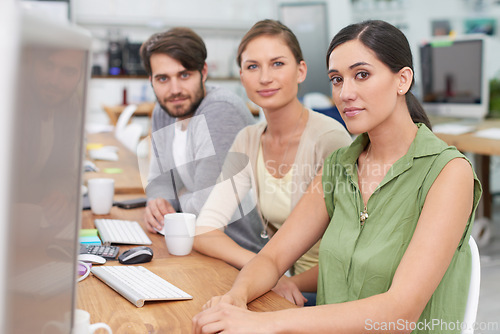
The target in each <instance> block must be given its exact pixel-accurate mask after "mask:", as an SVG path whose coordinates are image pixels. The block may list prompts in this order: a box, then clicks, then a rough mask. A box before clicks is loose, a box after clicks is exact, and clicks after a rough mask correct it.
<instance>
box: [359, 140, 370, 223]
mask: <svg viewBox="0 0 500 334" xmlns="http://www.w3.org/2000/svg"><path fill="white" fill-rule="evenodd" d="M369 145H370V146H368V150H366V155H365V161H366V162H368V161H369V160H370V159H368V157H369V156H370V151H371V148H372V144H371V143H370V144H369ZM361 198H363V196H361ZM367 219H368V209H367V207H366V205H365V206H364V209H363V211H361V212H360V213H359V223H360V224H361V226H363V225H364V224H365V220H367Z"/></svg>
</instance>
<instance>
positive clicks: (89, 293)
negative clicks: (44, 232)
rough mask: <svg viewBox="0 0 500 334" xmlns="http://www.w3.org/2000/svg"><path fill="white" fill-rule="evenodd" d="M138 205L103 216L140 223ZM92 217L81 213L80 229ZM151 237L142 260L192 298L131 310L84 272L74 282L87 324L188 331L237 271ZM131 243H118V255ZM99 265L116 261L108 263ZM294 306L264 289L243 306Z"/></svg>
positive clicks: (119, 329) (89, 224)
mask: <svg viewBox="0 0 500 334" xmlns="http://www.w3.org/2000/svg"><path fill="white" fill-rule="evenodd" d="M143 211H144V209H143V208H141V209H132V210H123V209H119V208H116V207H114V208H113V209H112V210H111V213H110V215H109V216H99V217H114V218H118V219H130V220H137V221H139V222H141V223H142V214H143ZM96 217H98V216H94V215H92V213H91V212H90V211H84V212H83V216H82V227H84V228H91V227H93V226H94V225H93V220H94V218H96ZM149 237H150V238H151V241H153V246H152V247H151V248H152V249H153V252H154V257H153V260H152V261H151V262H149V263H143V264H141V265H143V266H144V267H146V268H148V269H149V270H151V271H152V272H154V273H155V274H157V275H159V276H161V277H163V278H165V279H166V280H167V281H169V282H170V283H172V284H174V285H176V286H178V287H179V288H180V289H182V290H184V291H186V292H187V293H189V294H190V295H192V296H193V299H192V300H187V301H169V302H146V303H145V305H144V306H143V307H141V308H137V307H136V306H134V305H133V304H132V303H130V302H129V301H128V300H126V299H125V298H123V297H122V296H121V295H120V294H118V293H117V292H115V291H114V290H112V289H111V288H109V287H108V286H107V285H106V284H105V283H103V282H101V281H100V280H99V279H98V278H96V277H94V276H93V275H90V276H89V277H87V278H86V279H85V280H83V281H81V282H80V283H78V293H77V307H78V308H80V309H84V310H86V311H88V312H89V313H90V314H91V319H90V320H91V322H92V323H94V322H105V323H107V324H108V325H109V326H110V327H111V328H112V330H113V333H114V334H120V333H131V334H132V333H133V334H141V333H191V319H192V317H193V316H194V315H195V314H197V313H198V312H200V311H201V310H202V306H203V304H205V302H206V301H207V300H209V299H210V298H211V297H212V296H215V295H221V294H224V293H225V292H227V291H228V290H229V289H230V287H231V285H232V283H233V281H234V279H235V278H236V275H237V274H238V270H236V269H235V268H233V267H231V266H230V265H228V264H226V263H225V262H222V261H220V260H216V259H213V258H209V257H206V256H203V255H201V254H198V253H196V252H193V253H192V254H190V255H188V256H180V257H176V256H171V255H169V254H168V251H167V248H166V246H165V241H164V238H163V236H161V235H159V234H154V235H153V234H150V233H149ZM130 247H131V246H120V253H121V252H123V251H124V250H126V249H128V248H130ZM105 265H120V264H119V263H118V262H117V261H108V262H107V263H106V264H105ZM292 307H296V306H295V305H293V304H292V303H290V302H288V301H287V300H286V299H284V298H282V297H280V296H278V295H277V294H275V293H274V292H269V293H267V294H265V295H264V296H262V297H260V298H258V299H256V300H255V301H253V302H252V303H250V304H249V309H250V310H252V311H273V310H280V309H285V308H292Z"/></svg>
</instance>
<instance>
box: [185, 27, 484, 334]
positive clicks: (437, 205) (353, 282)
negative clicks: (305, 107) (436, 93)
mask: <svg viewBox="0 0 500 334" xmlns="http://www.w3.org/2000/svg"><path fill="white" fill-rule="evenodd" d="M327 66H328V76H329V78H330V81H331V82H332V96H333V99H334V101H335V104H336V106H337V107H338V109H339V110H340V112H341V115H342V117H343V119H344V121H345V123H346V125H347V127H348V129H349V131H350V132H351V133H355V134H360V135H359V136H358V137H357V139H356V140H355V141H354V142H353V143H352V145H350V146H349V147H346V148H342V149H339V150H337V151H335V152H334V153H333V154H332V155H331V156H330V157H329V158H328V159H327V160H326V161H325V165H324V167H323V171H322V175H320V176H318V177H316V179H315V180H314V181H313V183H312V185H311V186H310V188H309V191H308V192H307V193H306V195H304V197H303V198H302V199H301V201H300V202H299V204H298V205H297V206H296V208H295V209H294V211H293V212H292V214H291V215H290V216H289V218H288V219H287V221H286V222H285V224H284V225H283V227H282V228H281V229H280V230H279V232H278V233H277V234H276V235H275V237H274V238H273V239H272V240H271V241H270V242H269V243H268V244H267V246H266V247H265V248H264V249H263V250H262V251H261V252H260V253H259V255H258V256H257V257H255V258H254V259H253V260H252V261H251V262H250V263H249V264H248V265H246V266H245V267H244V268H243V269H242V271H241V273H240V275H239V276H238V278H237V280H236V281H235V283H234V285H233V287H232V289H231V290H230V291H229V292H228V293H227V294H226V295H224V296H221V297H214V298H213V299H212V300H210V301H209V302H208V303H207V304H206V310H205V311H203V312H201V313H200V314H198V315H197V316H195V318H194V319H193V329H194V332H195V333H217V332H225V331H226V330H227V331H230V332H242V333H246V332H251V333H281V332H286V333H290V332H307V333H343V334H345V333H366V332H386V333H387V332H390V333H397V332H402V333H409V332H414V333H459V332H460V322H461V321H462V320H463V317H464V311H465V303H466V298H467V291H468V286H469V278H470V263H471V254H470V249H469V246H468V240H469V237H470V231H471V224H472V221H473V219H474V211H475V208H476V205H477V203H478V201H479V198H480V195H481V187H480V184H479V181H478V180H477V177H476V176H475V174H474V171H473V170H472V167H471V165H470V163H469V162H468V161H467V160H466V158H465V157H464V156H463V155H461V154H460V152H458V151H457V150H456V149H455V148H454V147H449V146H447V145H446V144H445V143H444V142H442V141H441V140H439V139H438V138H437V137H436V136H435V135H434V134H433V133H432V132H431V131H430V130H429V128H430V124H429V122H428V119H427V117H426V116H425V112H424V111H423V109H422V107H421V106H420V104H419V103H418V101H417V100H416V99H415V97H414V96H413V95H412V93H411V92H410V89H411V87H412V85H413V82H414V74H413V64H412V55H411V51H410V47H409V45H408V41H407V40H406V37H405V36H404V35H403V34H402V33H401V32H400V31H399V30H398V29H397V28H395V27H394V26H392V25H390V24H388V23H386V22H383V21H366V22H363V23H359V24H353V25H350V26H348V27H346V28H344V29H342V30H341V31H340V32H339V33H338V34H337V35H336V36H335V37H334V38H333V40H332V42H331V44H330V47H329V49H328V53H327ZM304 221H308V222H309V223H308V224H304V223H303V222H304ZM322 236H323V238H322V242H321V246H320V259H319V270H317V271H315V273H316V275H315V276H316V278H317V280H316V282H317V290H318V306H316V307H310V308H303V309H289V310H283V311H279V312H272V313H253V312H250V311H248V310H247V309H246V304H247V303H248V302H250V301H251V300H253V299H255V298H257V297H258V296H260V295H262V294H263V293H265V292H266V291H268V290H269V289H271V288H272V287H273V286H274V284H275V283H276V281H277V280H278V279H279V278H280V277H281V275H282V274H283V272H284V271H285V270H286V268H288V267H289V266H290V264H291V263H293V262H294V261H295V260H296V259H297V258H298V257H299V256H300V255H301V254H302V253H303V252H304V251H306V250H307V249H308V248H309V247H310V246H311V245H312V244H314V243H315V242H316V241H317V240H318V239H319V238H320V237H322ZM290 245H294V247H290ZM311 319H314V321H311Z"/></svg>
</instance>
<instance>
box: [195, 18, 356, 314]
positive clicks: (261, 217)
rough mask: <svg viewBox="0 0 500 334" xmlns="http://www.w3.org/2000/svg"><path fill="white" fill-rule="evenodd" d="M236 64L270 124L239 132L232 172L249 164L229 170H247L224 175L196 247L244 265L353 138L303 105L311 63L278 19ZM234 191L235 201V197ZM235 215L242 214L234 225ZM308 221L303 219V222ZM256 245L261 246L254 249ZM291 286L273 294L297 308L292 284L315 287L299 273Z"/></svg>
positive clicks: (304, 259) (309, 262)
mask: <svg viewBox="0 0 500 334" xmlns="http://www.w3.org/2000/svg"><path fill="white" fill-rule="evenodd" d="M237 62H238V64H239V66H240V68H241V69H240V78H241V83H242V84H243V86H244V88H245V90H246V93H247V96H248V98H249V99H250V100H252V101H253V102H254V103H255V104H257V105H258V106H260V107H261V108H262V110H263V111H264V114H265V118H266V121H265V122H262V123H259V124H256V125H252V126H248V127H246V128H244V129H243V130H242V131H240V133H239V134H238V136H237V137H236V139H235V142H234V143H233V146H232V148H231V149H230V151H229V154H228V158H227V159H226V163H225V170H226V174H227V169H230V168H231V167H233V168H234V167H235V166H239V165H240V164H241V165H243V167H242V168H239V169H238V168H236V169H238V170H237V171H236V172H234V173H233V172H229V174H230V176H232V175H233V174H238V172H240V171H241V172H240V173H239V175H238V177H236V178H235V179H234V180H229V178H230V177H229V178H228V177H227V175H222V176H221V179H225V181H227V184H226V185H225V184H224V182H222V180H221V183H220V184H218V185H217V186H216V187H215V188H214V190H213V191H212V193H211V194H210V196H209V199H208V200H207V202H206V203H205V206H204V207H203V209H202V211H201V213H200V216H199V218H198V221H197V226H198V229H197V237H196V238H195V245H194V247H195V249H196V250H197V251H199V252H201V253H204V254H206V255H209V256H212V257H216V258H219V259H222V260H224V261H226V262H228V263H229V264H231V265H233V266H235V267H236V268H242V267H243V266H244V265H245V264H246V263H248V261H250V260H251V259H252V258H253V257H254V256H255V253H256V252H257V251H259V250H260V248H261V247H262V246H263V245H264V244H265V243H266V242H267V240H268V239H269V238H270V237H271V235H272V234H273V233H274V232H275V231H276V230H279V229H280V227H281V225H282V224H283V222H284V221H285V219H286V218H287V217H288V215H289V214H290V212H291V211H292V209H293V208H294V207H295V206H296V204H297V203H298V202H299V200H300V198H301V197H302V195H303V194H304V192H305V191H306V189H307V187H308V185H309V184H310V182H311V181H312V179H313V178H314V176H315V175H316V173H317V172H318V171H319V170H320V169H321V166H322V164H323V161H324V159H325V158H326V157H327V156H328V155H329V154H330V153H331V152H333V151H334V150H336V149H338V148H340V147H343V146H346V145H349V144H350V142H351V137H350V135H349V133H348V132H347V131H346V129H345V128H344V127H343V126H342V125H341V124H340V123H339V122H337V121H336V120H334V119H332V118H329V117H327V116H324V115H321V114H319V113H317V112H314V111H312V110H310V109H307V108H305V107H304V106H303V105H302V104H301V102H300V101H299V99H298V97H297V93H298V86H299V84H300V83H301V82H303V81H304V79H305V78H306V74H307V65H306V63H305V61H304V59H303V56H302V51H301V49H300V46H299V43H298V41H297V39H296V37H295V35H294V34H293V32H292V31H291V30H290V29H289V28H288V27H286V26H284V25H283V24H281V23H280V22H278V21H274V20H264V21H260V22H257V23H256V24H255V25H254V26H253V27H252V28H251V29H250V30H249V31H248V32H247V34H246V35H245V36H244V37H243V39H242V41H241V43H240V46H239V48H238V57H237ZM239 158H242V159H243V160H244V161H243V162H242V161H241V160H240V159H239ZM235 160H240V161H235ZM245 166H246V167H245ZM223 174H224V171H223ZM229 181H230V182H232V184H229ZM249 194H250V195H252V194H253V195H254V196H253V202H254V203H255V205H256V209H255V210H253V213H255V214H252V212H248V210H247V211H246V212H245V210H244V208H242V207H245V205H244V204H243V205H242V204H241V203H240V200H243V199H244V198H245V197H246V196H248V195H249ZM234 195H236V199H235V200H229V198H235V196H234ZM246 207H248V206H246ZM234 213H236V214H238V215H239V216H243V219H240V221H239V222H238V223H234V224H231V221H232V219H231V217H232V216H233V214H234ZM238 218H239V217H238ZM309 223H310V222H309V221H308V220H305V221H303V224H304V226H307V225H308V224H309ZM214 228H220V229H214ZM207 231H208V232H207ZM203 232H205V233H203ZM255 244H257V247H253V248H252V247H250V246H252V245H255ZM247 245H249V246H247ZM318 246H319V244H318V245H312V246H311V249H310V250H308V252H306V253H305V254H304V255H303V256H301V257H300V258H299V259H298V260H297V261H296V262H295V263H293V264H292V265H291V266H290V268H288V269H290V270H291V272H292V274H294V275H298V274H302V273H304V272H306V271H308V270H309V269H311V268H314V267H315V266H316V265H317V262H318ZM313 271H314V269H313ZM287 283H289V284H291V286H292V289H291V290H290V289H288V288H286V287H285V286H286V285H287V284H285V283H283V284H284V285H281V286H279V287H277V288H276V289H275V291H277V292H278V293H280V294H282V295H284V296H285V297H287V298H288V299H289V300H291V301H293V302H295V303H296V304H298V305H302V303H303V302H304V298H303V296H302V295H301V294H300V293H298V291H297V290H296V289H294V288H293V286H294V285H297V286H298V288H299V289H300V290H301V291H312V292H314V291H315V290H314V288H311V287H308V286H303V285H301V283H300V276H294V277H292V278H291V279H290V280H289V281H288V282H287ZM290 291H294V292H290Z"/></svg>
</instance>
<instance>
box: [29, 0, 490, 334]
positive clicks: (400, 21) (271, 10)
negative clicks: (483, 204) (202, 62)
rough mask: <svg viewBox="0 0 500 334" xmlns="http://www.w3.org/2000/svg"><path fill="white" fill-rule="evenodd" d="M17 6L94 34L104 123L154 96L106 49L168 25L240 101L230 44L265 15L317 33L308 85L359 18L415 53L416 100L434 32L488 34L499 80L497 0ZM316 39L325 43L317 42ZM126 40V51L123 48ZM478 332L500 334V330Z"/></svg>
mask: <svg viewBox="0 0 500 334" xmlns="http://www.w3.org/2000/svg"><path fill="white" fill-rule="evenodd" d="M24 3H25V4H26V5H28V6H33V7H36V8H37V10H44V11H45V10H46V11H47V15H51V16H53V18H54V19H65V17H67V16H68V15H69V17H70V20H71V21H72V22H74V23H76V24H78V25H80V26H82V27H84V28H86V29H88V30H89V31H91V33H92V35H93V37H94V42H93V51H94V52H93V58H92V65H93V76H92V80H91V84H90V90H89V102H88V112H87V121H88V122H93V123H108V122H109V118H108V116H107V115H106V113H105V112H104V111H103V105H118V104H122V103H123V102H127V103H138V102H145V101H153V100H154V94H153V92H152V89H151V87H150V85H149V83H148V81H147V78H145V77H144V76H142V75H141V73H140V68H137V67H134V64H136V63H137V59H135V60H134V59H130V58H129V59H128V62H129V64H128V68H127V66H124V65H126V64H122V65H121V67H119V70H118V72H116V71H115V72H113V68H112V67H113V66H112V64H111V62H110V57H109V55H110V51H111V50H112V48H113V46H115V47H116V46H117V45H118V46H121V47H122V49H121V52H122V53H123V52H128V51H130V50H133V48H134V47H137V46H138V45H140V43H141V42H142V41H144V40H145V39H146V38H147V37H149V36H150V35H151V34H152V33H154V32H157V31H162V30H166V29H168V28H169V27H173V26H188V27H191V28H193V29H194V30H195V31H196V32H198V33H199V34H200V35H201V36H202V37H203V38H204V40H205V42H206V44H207V48H208V59H207V63H208V66H209V81H210V82H213V83H215V84H218V85H223V86H227V87H229V88H231V89H232V90H234V91H235V92H236V93H237V94H239V95H240V96H242V97H243V98H246V96H245V92H244V89H243V88H242V86H241V84H240V82H239V78H238V70H239V69H238V67H237V65H236V63H235V57H236V48H237V46H238V43H239V41H240V39H241V37H242V36H243V34H244V33H245V32H246V31H247V30H248V29H249V28H250V27H251V26H252V25H253V24H254V23H255V22H256V21H258V20H261V19H264V18H273V19H280V20H282V21H284V22H285V23H286V24H288V25H289V26H290V27H292V29H293V30H294V31H295V32H296V34H297V35H301V34H303V35H305V36H307V35H308V34H309V35H311V34H314V35H318V33H319V35H321V34H324V36H323V35H321V36H318V37H317V38H316V39H315V40H314V41H313V42H314V43H316V44H313V45H303V47H304V48H305V50H304V52H305V53H306V61H308V65H309V66H310V68H311V70H310V72H309V76H308V80H309V81H310V85H311V87H323V88H328V82H327V81H326V75H325V76H324V77H321V74H320V73H321V68H322V67H323V68H324V66H325V65H324V54H325V52H324V50H326V47H327V43H328V42H329V40H330V39H331V37H332V36H333V35H334V34H335V33H336V32H337V31H338V30H339V29H340V28H342V27H344V26H345V25H347V24H349V23H352V22H356V21H360V20H364V19H383V20H386V21H388V22H390V23H392V24H394V25H396V26H398V27H399V28H400V29H401V30H402V31H403V32H404V33H405V34H406V36H407V37H408V40H409V42H410V45H411V47H412V49H413V54H414V57H415V59H414V63H415V70H416V74H417V76H416V78H417V82H416V88H415V92H416V95H417V97H418V92H419V82H418V72H419V70H420V69H419V59H418V52H417V51H418V46H419V45H420V43H422V42H424V41H426V40H428V39H429V38H431V37H432V36H435V35H442V34H445V35H448V34H456V35H462V34H467V33H477V32H480V33H485V34H487V35H488V36H490V41H491V43H489V44H488V49H487V54H488V60H487V64H486V66H487V68H488V76H489V78H488V79H494V78H497V79H500V57H499V56H498V55H500V32H499V27H498V24H499V21H500V1H499V0H439V1H436V0H323V1H319V0H318V1H315V0H312V1H307V0H297V1H294V0H254V1H248V0H185V1H177V0H142V1H137V0H72V1H24ZM40 6H41V7H40ZM297 8H300V10H302V12H303V13H305V15H303V17H302V20H299V21H296V20H295V18H294V14H293V13H292V12H293V11H294V9H297ZM305 8H309V9H310V10H311V11H310V12H307V11H305ZM68 13H69V14H68ZM316 14H320V16H319V17H318V19H312V17H314V16H311V15H316ZM323 40H326V41H325V42H324V45H321V43H322V41H323ZM125 44H126V45H128V47H127V48H124V47H123V46H124V45H125ZM316 47H317V48H316ZM311 51H313V52H311ZM315 54H316V55H319V58H318V59H319V60H317V59H316V58H314V59H313V60H311V59H308V57H314V55H315ZM130 57H133V55H131V56H130ZM127 71H128V73H127ZM323 83H324V84H323ZM323 88H314V89H315V90H322V89H323ZM327 92H328V89H327ZM145 126H147V124H146V125H145ZM490 186H491V190H492V192H493V193H500V159H499V157H492V159H491V185H490ZM493 200H494V206H493V211H494V214H493V219H492V220H493V224H492V225H493V229H492V238H491V242H490V243H489V245H488V246H487V247H485V248H483V249H481V250H480V251H481V254H482V266H483V272H482V274H483V278H482V291H481V301H480V306H479V313H478V319H477V320H478V321H484V322H488V321H497V322H500V284H499V283H498V281H499V278H500V196H495V197H494V198H493ZM484 333H500V329H498V327H497V330H496V331H484Z"/></svg>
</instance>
